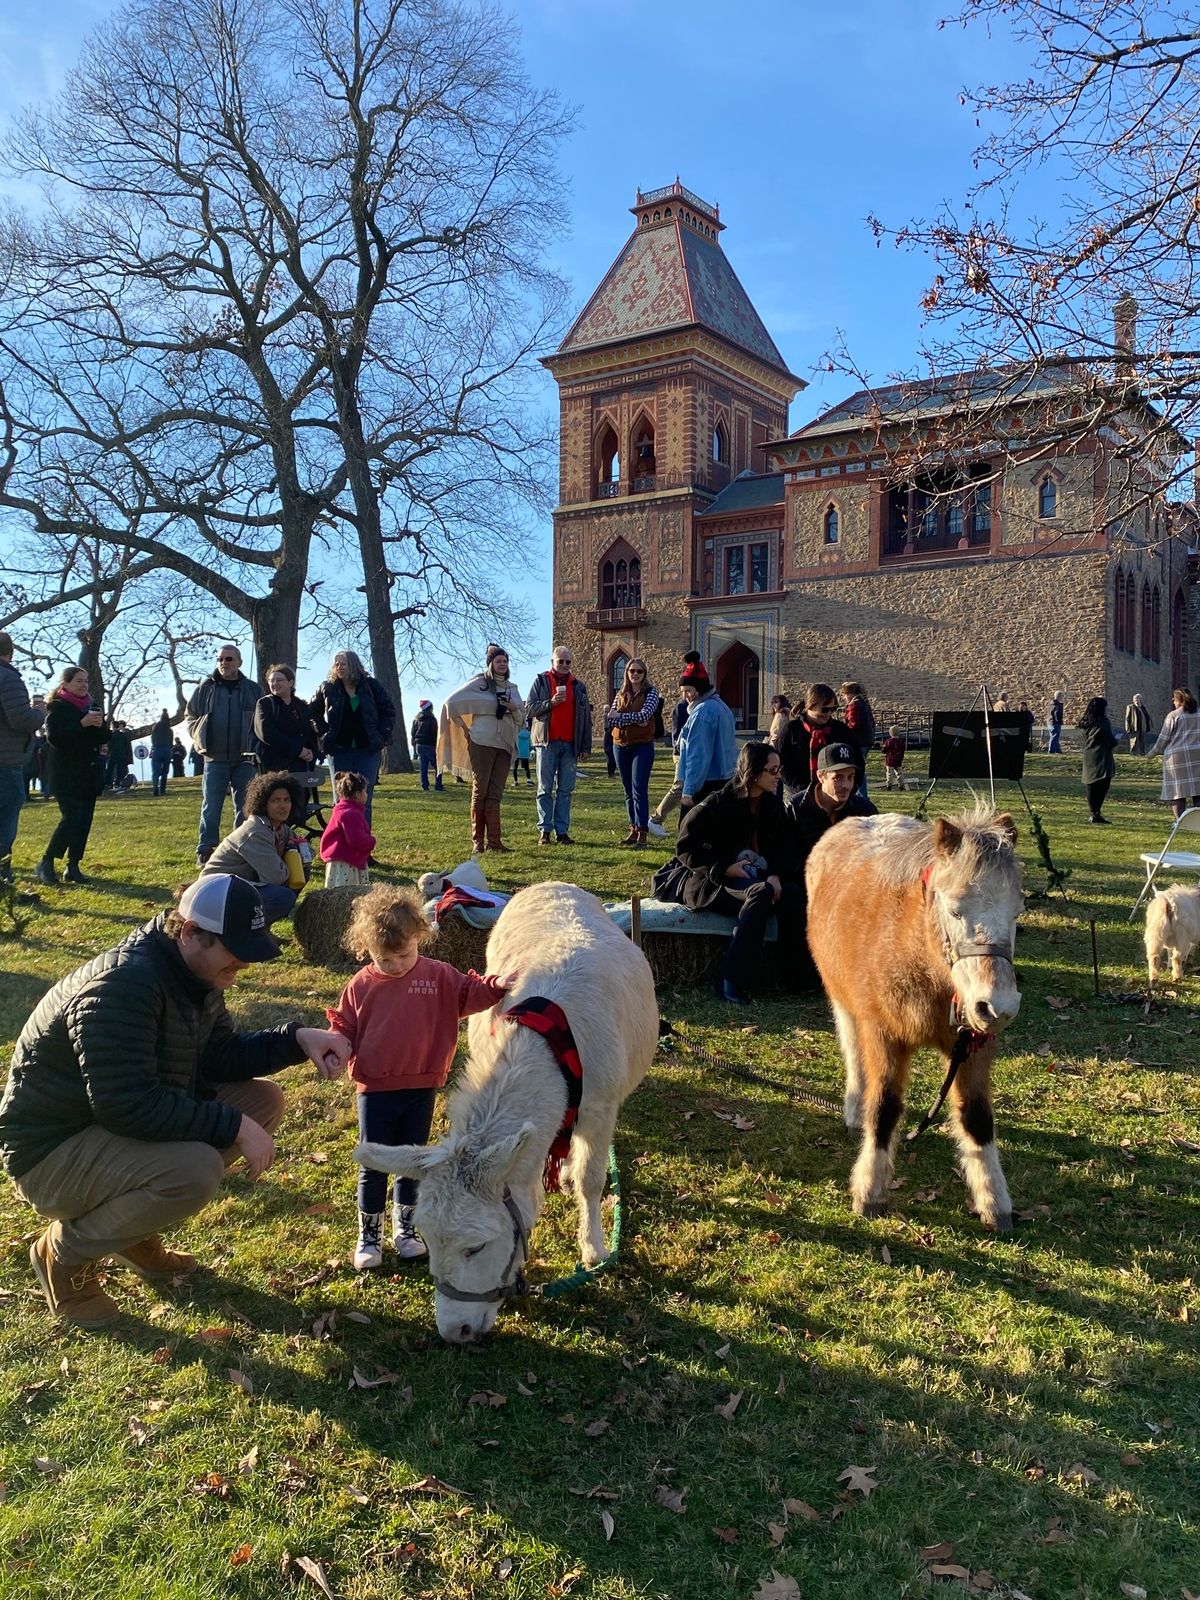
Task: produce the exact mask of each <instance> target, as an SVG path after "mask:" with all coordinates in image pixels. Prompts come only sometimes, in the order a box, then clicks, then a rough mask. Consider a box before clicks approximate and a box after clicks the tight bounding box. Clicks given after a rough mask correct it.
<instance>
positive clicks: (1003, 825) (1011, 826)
mask: <svg viewBox="0 0 1200 1600" xmlns="http://www.w3.org/2000/svg"><path fill="white" fill-rule="evenodd" d="M996 827H997V828H998V829H999V830H1000V832H1001V833H1002V834H1003V835H1004V837H1005V838H1006V839H1007V840H1008V842H1009V844H1016V842H1017V825H1016V823H1015V822H1014V821H1013V819H1012V817H1011V816H1010V815H1009V813H1008V812H1007V811H1002V812H1001V813H1000V815H999V816H998V817H997V818H996Z"/></svg>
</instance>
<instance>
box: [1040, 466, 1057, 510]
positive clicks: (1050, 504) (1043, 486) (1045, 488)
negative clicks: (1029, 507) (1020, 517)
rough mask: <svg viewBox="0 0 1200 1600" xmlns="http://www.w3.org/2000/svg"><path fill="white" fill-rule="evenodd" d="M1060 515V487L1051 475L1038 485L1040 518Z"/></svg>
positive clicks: (1047, 475)
mask: <svg viewBox="0 0 1200 1600" xmlns="http://www.w3.org/2000/svg"><path fill="white" fill-rule="evenodd" d="M1057 515H1058V485H1057V484H1056V483H1055V481H1054V479H1053V478H1052V477H1051V476H1050V474H1049V473H1047V474H1046V476H1045V477H1044V478H1043V479H1042V481H1041V483H1040V484H1039V485H1038V516H1039V517H1055V516H1057Z"/></svg>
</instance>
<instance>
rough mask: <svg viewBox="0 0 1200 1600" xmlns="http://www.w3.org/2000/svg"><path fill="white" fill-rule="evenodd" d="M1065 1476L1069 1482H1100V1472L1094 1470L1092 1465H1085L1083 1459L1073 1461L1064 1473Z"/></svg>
mask: <svg viewBox="0 0 1200 1600" xmlns="http://www.w3.org/2000/svg"><path fill="white" fill-rule="evenodd" d="M1063 1478H1064V1479H1065V1480H1066V1482H1067V1483H1099V1482H1100V1477H1099V1474H1098V1473H1095V1472H1093V1471H1092V1469H1091V1467H1085V1466H1084V1464H1083V1462H1082V1461H1073V1462H1072V1463H1071V1465H1070V1466H1069V1467H1068V1468H1067V1469H1066V1471H1065V1472H1064V1473H1063Z"/></svg>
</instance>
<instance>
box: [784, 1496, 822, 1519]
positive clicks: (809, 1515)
mask: <svg viewBox="0 0 1200 1600" xmlns="http://www.w3.org/2000/svg"><path fill="white" fill-rule="evenodd" d="M783 1514H784V1516H785V1517H802V1518H803V1519H804V1521H805V1522H820V1520H821V1513H820V1512H819V1511H816V1510H814V1509H813V1507H812V1506H810V1505H809V1503H808V1501H807V1500H790V1499H789V1500H785V1501H784V1502H783Z"/></svg>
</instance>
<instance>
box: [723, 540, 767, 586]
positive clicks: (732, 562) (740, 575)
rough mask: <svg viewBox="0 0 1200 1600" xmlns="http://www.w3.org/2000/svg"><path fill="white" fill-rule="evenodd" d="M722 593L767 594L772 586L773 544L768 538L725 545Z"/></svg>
mask: <svg viewBox="0 0 1200 1600" xmlns="http://www.w3.org/2000/svg"><path fill="white" fill-rule="evenodd" d="M722 576H723V578H724V586H723V588H722V590H721V593H722V594H766V593H767V591H768V590H769V589H770V587H771V546H770V544H769V542H768V541H767V540H766V539H762V540H758V539H756V540H753V541H751V542H749V543H747V544H732V545H727V546H726V547H725V560H724V570H723V573H722Z"/></svg>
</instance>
